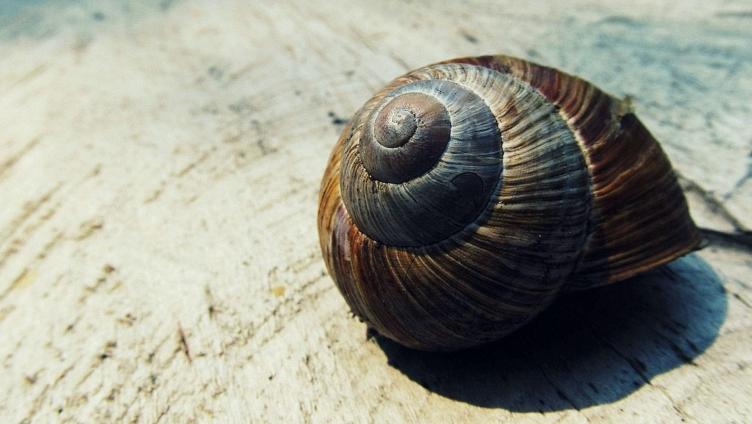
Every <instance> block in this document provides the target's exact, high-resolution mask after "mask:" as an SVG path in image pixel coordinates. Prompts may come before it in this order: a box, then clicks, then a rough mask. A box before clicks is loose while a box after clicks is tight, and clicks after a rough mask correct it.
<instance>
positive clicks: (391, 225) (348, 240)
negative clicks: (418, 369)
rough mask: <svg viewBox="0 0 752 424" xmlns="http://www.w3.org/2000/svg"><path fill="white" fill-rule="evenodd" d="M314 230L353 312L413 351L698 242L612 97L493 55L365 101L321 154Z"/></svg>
mask: <svg viewBox="0 0 752 424" xmlns="http://www.w3.org/2000/svg"><path fill="white" fill-rule="evenodd" d="M318 227H319V237H320V244H321V249H322V252H323V256H324V259H325V261H326V265H327V269H328V270H329V273H330V275H331V276H332V278H333V279H334V281H335V283H336V284H337V287H338V288H339V290H340V292H341V293H342V295H343V296H344V298H345V300H346V301H347V303H348V304H349V306H350V307H351V309H352V310H353V312H354V313H355V314H356V315H357V316H358V317H360V318H361V319H363V320H364V321H365V322H366V323H367V324H368V325H369V326H370V327H372V328H374V329H375V330H377V331H378V332H379V333H381V334H383V335H384V336H386V337H389V338H391V339H393V340H395V341H397V342H399V343H401V344H404V345H406V346H409V347H412V348H416V349H423V350H456V349H461V348H466V347H471V346H475V345H479V344H483V343H486V342H489V341H493V340H496V339H499V338H501V337H503V336H504V335H506V334H508V333H510V332H512V331H514V330H515V329H517V328H519V327H520V326H522V325H523V324H525V323H526V322H527V321H529V320H530V319H531V318H533V317H535V316H536V315H537V314H538V313H539V312H540V311H542V310H543V309H544V308H545V307H546V306H547V305H549V304H550V303H551V302H552V301H553V300H554V299H555V297H556V296H557V295H558V294H559V293H560V292H562V291H564V290H577V289H585V288H590V287H595V286H599V285H604V284H608V283H612V282H616V281H620V280H624V279H626V278H629V277H631V276H633V275H635V274H637V273H639V272H643V271H646V270H648V269H651V268H653V267H656V266H658V265H661V264H664V263H666V262H669V261H671V260H673V259H675V258H677V257H679V256H681V255H684V254H686V253H688V252H690V251H692V250H693V249H695V248H697V246H698V243H699V241H700V238H699V235H698V232H697V229H696V227H695V226H694V223H693V222H692V220H691V218H690V216H689V212H688V209H687V205H686V201H685V199H684V196H683V194H682V192H681V189H680V187H679V185H678V183H677V181H676V177H675V175H674V173H673V171H672V169H671V165H670V163H669V161H668V159H667V157H666V155H665V154H664V153H663V151H662V150H661V148H660V146H659V145H658V143H657V142H656V140H655V139H654V138H653V137H652V135H651V134H650V133H649V132H648V130H647V129H646V128H645V127H644V126H643V125H642V124H641V123H640V121H639V120H638V119H637V118H636V117H635V115H634V114H633V113H632V112H631V111H630V110H629V108H628V106H627V105H626V103H625V102H623V101H621V100H618V99H616V98H614V97H612V96H610V95H608V94H607V93H605V92H603V91H601V90H600V89H598V88H597V87H595V86H594V85H592V84H590V83H588V82H586V81H584V80H582V79H579V78H577V77H573V76H570V75H567V74H566V73H563V72H561V71H557V70H555V69H552V68H548V67H544V66H540V65H536V64H533V63H530V62H527V61H523V60H520V59H515V58H511V57H507V56H484V57H475V58H462V59H455V60H451V61H447V62H442V63H438V64H434V65H429V66H426V67H423V68H420V69H417V70H415V71H412V72H409V73H408V74H406V75H404V76H401V77H399V78H397V79H395V80H394V81H392V82H391V83H390V84H388V85H387V86H386V87H384V88H383V89H382V90H381V91H379V92H378V93H377V94H376V95H375V96H374V97H373V98H372V99H370V100H369V101H368V102H367V103H366V104H365V105H364V106H363V107H362V108H361V109H360V110H359V111H358V112H357V113H356V114H355V116H354V117H353V118H352V120H351V121H350V123H349V124H348V125H347V127H346V128H345V129H344V131H343V133H342V136H341V137H340V139H339V141H338V143H337V144H336V146H335V148H334V151H333V153H332V155H331V158H330V161H329V164H328V166H327V169H326V171H325V175H324V179H323V182H322V188H321V194H320V202H319V214H318Z"/></svg>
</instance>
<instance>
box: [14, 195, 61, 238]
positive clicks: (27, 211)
mask: <svg viewBox="0 0 752 424" xmlns="http://www.w3.org/2000/svg"><path fill="white" fill-rule="evenodd" d="M60 187H61V184H58V185H56V186H55V187H53V188H52V189H51V190H49V191H47V192H46V193H45V194H44V195H42V196H41V197H40V198H38V199H37V200H34V201H30V202H26V203H25V204H24V205H23V208H22V210H21V212H20V213H19V214H18V215H16V216H15V217H14V218H13V219H12V220H10V222H9V224H8V226H6V227H5V229H3V230H2V232H0V241H4V240H5V239H7V238H8V237H10V236H11V235H12V234H13V233H15V232H16V230H17V229H18V228H20V227H21V225H22V224H23V223H24V222H25V221H26V220H27V219H29V218H30V217H31V216H32V215H34V213H36V211H38V210H39V208H41V207H42V206H43V205H44V204H45V203H47V202H49V201H50V199H51V198H52V196H53V195H54V194H55V193H56V192H57V191H58V190H59V189H60Z"/></svg>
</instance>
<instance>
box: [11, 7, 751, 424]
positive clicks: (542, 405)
mask: <svg viewBox="0 0 752 424" xmlns="http://www.w3.org/2000/svg"><path fill="white" fill-rule="evenodd" d="M561 3H563V2H561ZM750 28H752V8H750V5H749V3H748V2H744V1H720V0H713V1H703V2H700V1H685V2H673V3H666V4H658V5H656V4H655V2H653V1H643V0H630V1H624V0H619V1H615V2H611V5H609V6H604V5H601V4H600V2H597V1H586V0H580V1H575V2H568V4H567V5H563V4H560V2H550V3H544V2H530V3H529V4H527V6H520V5H519V4H512V2H498V3H477V4H476V3H460V2H446V3H445V4H433V5H430V6H429V5H427V4H421V3H420V2H409V3H405V4H402V2H396V1H395V2H361V3H356V4H351V3H341V4H333V3H332V2H327V1H317V2H304V1H301V2H299V3H296V4H292V3H284V4H280V3H277V2H268V3H266V4H257V3H255V2H245V1H240V0H238V1H230V0H227V1H220V2H210V1H188V0H186V1H164V0H163V1H161V2H156V1H154V2H146V1H144V2H115V1H103V2H75V1H68V2H52V1H50V2H45V1H42V0H39V1H33V2H27V1H21V0H0V369H1V370H2V374H1V375H2V378H0V393H1V394H2V395H0V421H2V422H56V421H64V422H66V421H69V422H127V421H135V422H155V421H164V422H190V421H200V422H206V421H209V420H216V421H220V420H221V421H229V420H233V421H239V422H243V421H282V420H285V421H287V422H308V421H311V422H368V421H376V422H402V421H404V422H418V421H422V422H468V421H480V422H491V421H506V420H512V419H515V420H516V421H519V422H536V423H537V422H541V423H549V422H551V423H553V422H573V423H576V422H588V421H592V422H600V421H614V422H657V421H663V422H700V423H711V422H739V423H741V422H745V421H747V422H748V420H749V417H750V416H752V341H751V340H752V281H750V275H752V272H751V271H752V257H751V255H750V252H751V251H752V250H751V249H752V242H751V241H750V235H749V230H750V228H751V227H752V200H751V199H752V179H751V178H750V175H752V165H751V164H750V161H751V160H752V159H751V155H752V130H751V128H752V126H751V125H750V123H749V117H750V116H752V103H750V101H749V99H750V98H752V79H751V78H750V77H749V75H750V74H752V51H750V49H749V44H750V40H752V30H751V29H750ZM487 53H506V54H511V55H516V56H520V57H523V58H526V59H529V60H533V61H538V62H541V63H544V64H547V65H552V66H556V67H559V68H561V69H563V70H566V71H569V72H572V73H575V74H578V75H580V76H582V77H585V78H587V79H589V80H591V81H593V82H595V83H596V84H598V85H599V86H601V87H602V88H604V89H606V90H607V91H610V92H612V93H614V94H616V95H619V96H629V97H631V99H632V103H633V105H634V107H635V109H636V111H637V114H638V116H640V117H641V119H642V120H643V122H645V124H646V125H647V126H648V127H649V128H650V129H651V130H652V131H653V133H654V134H655V135H656V137H657V138H658V139H659V140H661V141H662V144H663V146H664V148H665V150H666V151H667V153H668V155H669V156H670V158H671V160H672V162H673V163H674V165H675V167H676V168H677V170H678V172H679V173H680V174H681V181H682V184H683V186H684V187H685V189H686V190H687V195H688V197H689V201H690V206H691V208H692V213H693V216H694V217H695V219H696V221H697V222H698V224H699V225H701V226H702V227H704V228H706V231H705V234H706V236H708V239H709V244H708V247H707V248H706V249H704V250H703V251H701V252H699V253H696V254H693V255H690V256H688V257H685V258H683V259H680V260H679V261H677V262H674V263H672V264H671V265H669V266H667V267H664V268H662V269H660V270H657V271H654V272H651V273H649V274H647V275H644V276H641V277H638V278H636V279H634V280H631V281H627V282H625V283H622V284H618V285H614V286H611V287H606V288H603V289H599V290H595V291H592V292H587V293H581V294H576V295H572V296H570V297H567V298H564V299H562V300H561V301H560V302H558V303H556V304H555V305H554V306H553V308H552V309H551V310H550V311H549V312H547V313H546V314H544V315H543V316H542V317H541V318H540V319H539V320H537V321H535V322H534V323H533V324H531V325H530V326H529V327H527V328H525V329H523V330H522V331H520V332H519V333H517V334H515V335H514V336H512V337H511V338H509V339H506V340H504V341H502V342H500V343H498V344H496V345H493V346H489V347H486V348H483V349H480V350H476V351H471V352H465V353H460V354H454V355H429V354H424V353H417V352H412V351H408V350H405V349H403V348H400V347H398V346H396V345H394V344H392V343H390V342H388V341H385V340H382V339H380V338H378V337H376V338H367V335H366V331H365V326H364V325H363V324H361V323H359V322H357V321H356V320H355V319H353V318H352V316H351V315H350V314H349V313H348V309H347V307H346V305H345V303H344V301H343V299H342V298H341V296H340V295H339V293H338V292H337V290H336V289H335V288H334V284H333V283H332V281H331V280H330V279H329V277H328V276H326V275H325V272H324V265H323V262H322V260H321V257H320V254H319V250H318V244H317V235H316V230H315V228H316V225H315V217H316V207H317V194H318V189H319V183H320V177H321V174H322V172H323V169H324V165H325V162H326V159H327V156H328V155H329V151H330V148H331V146H332V145H333V144H334V142H335V140H336V139H337V136H338V133H339V131H340V130H341V128H342V126H343V124H344V123H345V122H346V120H347V119H348V117H349V116H350V115H351V114H352V113H353V112H354V111H355V109H356V108H357V107H359V106H360V104H361V103H363V102H364V101H365V100H366V99H367V98H368V97H369V96H370V94H371V93H372V92H374V91H375V90H376V89H378V88H379V87H380V86H381V85H383V84H384V83H385V82H387V81H388V80H390V79H391V78H393V77H395V76H397V75H399V74H401V73H403V72H405V71H406V70H408V69H410V68H414V67H418V66H421V65H424V64H427V63H431V62H435V61H439V60H443V59H448V58H451V57H456V56H464V55H476V54H487Z"/></svg>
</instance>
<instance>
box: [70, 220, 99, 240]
mask: <svg viewBox="0 0 752 424" xmlns="http://www.w3.org/2000/svg"><path fill="white" fill-rule="evenodd" d="M103 227H104V221H103V220H102V218H101V217H96V218H92V219H90V220H88V221H84V222H82V223H81V225H80V226H79V228H78V234H76V236H75V237H74V240H77V241H81V240H84V239H87V238H89V237H91V236H92V234H94V233H96V232H97V231H99V230H101V229H102V228H103Z"/></svg>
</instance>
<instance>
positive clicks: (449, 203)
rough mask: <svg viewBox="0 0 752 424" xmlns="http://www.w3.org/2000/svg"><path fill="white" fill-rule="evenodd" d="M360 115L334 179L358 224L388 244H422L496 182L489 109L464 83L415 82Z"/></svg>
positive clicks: (455, 223) (448, 229)
mask: <svg viewBox="0 0 752 424" xmlns="http://www.w3.org/2000/svg"><path fill="white" fill-rule="evenodd" d="M361 116H363V121H364V122H363V123H362V126H361V127H360V128H361V129H360V130H359V131H358V132H357V133H355V134H354V135H353V137H352V138H351V139H350V143H349V145H348V146H347V147H346V153H345V158H346V159H345V163H346V166H344V167H343V168H342V174H343V175H342V180H341V184H342V196H343V200H344V202H345V205H347V209H348V211H349V212H350V216H351V217H352V219H353V221H355V223H356V225H357V226H358V228H360V229H361V231H363V232H364V233H365V234H367V235H368V236H369V237H371V238H373V239H374V240H377V241H379V242H381V243H383V244H386V245H390V246H410V247H418V246H426V245H430V244H433V243H437V242H440V241H442V240H444V239H446V238H448V237H450V236H452V235H453V234H456V233H458V232H460V231H461V230H462V229H463V228H465V227H467V225H468V224H469V223H471V222H472V221H473V220H475V219H476V218H478V216H479V215H480V214H481V212H483V210H485V208H486V205H487V204H488V202H489V199H490V198H491V195H492V194H493V193H494V192H496V191H497V188H498V186H499V184H500V181H501V178H500V173H501V168H502V164H501V148H500V146H501V143H500V140H501V135H500V131H499V127H498V122H497V120H496V118H495V117H494V115H493V113H492V111H491V109H490V108H489V107H488V105H487V104H486V103H485V101H484V100H483V99H482V98H481V97H479V96H478V95H477V94H475V93H474V92H473V91H472V90H471V89H470V88H468V87H465V86H462V85H460V84H457V83H455V82H452V81H447V80H433V81H431V80H419V81H415V82H412V83H408V84H405V85H403V86H400V87H398V88H397V89H395V90H394V91H392V92H391V93H389V94H388V95H387V96H385V97H384V98H383V99H382V100H381V102H379V103H378V104H376V105H375V107H374V108H373V110H371V111H365V113H364V114H362V115H361Z"/></svg>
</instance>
